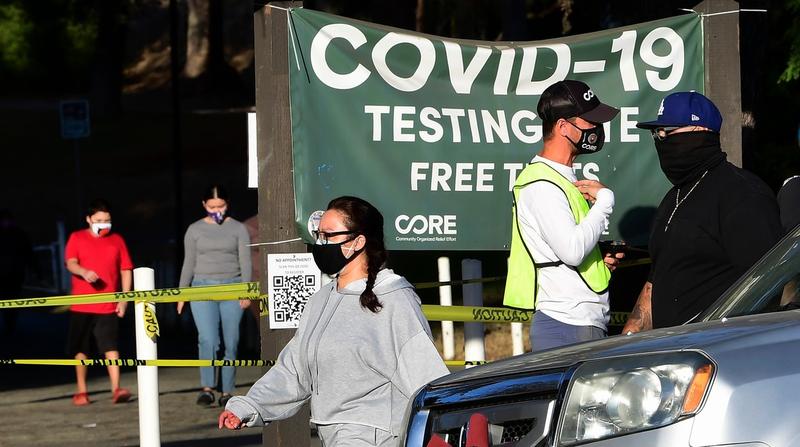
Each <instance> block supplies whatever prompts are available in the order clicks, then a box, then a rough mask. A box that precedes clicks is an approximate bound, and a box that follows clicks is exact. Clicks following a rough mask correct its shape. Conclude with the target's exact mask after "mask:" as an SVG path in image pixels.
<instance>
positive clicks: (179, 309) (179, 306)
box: [178, 301, 186, 315]
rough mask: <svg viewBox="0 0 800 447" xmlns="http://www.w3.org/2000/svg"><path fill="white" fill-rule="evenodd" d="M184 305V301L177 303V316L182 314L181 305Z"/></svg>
mask: <svg viewBox="0 0 800 447" xmlns="http://www.w3.org/2000/svg"><path fill="white" fill-rule="evenodd" d="M184 304H186V303H185V302H184V301H178V315H180V314H181V312H183V305H184Z"/></svg>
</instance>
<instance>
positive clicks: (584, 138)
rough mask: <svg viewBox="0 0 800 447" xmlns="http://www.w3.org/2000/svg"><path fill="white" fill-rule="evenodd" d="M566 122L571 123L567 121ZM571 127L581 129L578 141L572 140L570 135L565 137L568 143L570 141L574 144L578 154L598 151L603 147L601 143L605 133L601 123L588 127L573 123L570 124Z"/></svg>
mask: <svg viewBox="0 0 800 447" xmlns="http://www.w3.org/2000/svg"><path fill="white" fill-rule="evenodd" d="M567 122H568V123H570V124H572V123H571V122H569V121H567ZM572 127H574V128H576V129H578V130H580V131H581V137H580V138H579V139H578V141H572V139H571V138H570V137H567V139H568V140H569V141H570V143H572V144H573V145H574V146H575V149H577V151H578V155H584V154H594V153H595V152H600V150H601V149H603V143H604V142H605V139H606V134H605V131H604V130H603V126H602V125H596V126H594V127H591V128H589V129H581V128H580V127H578V126H576V125H575V124H572Z"/></svg>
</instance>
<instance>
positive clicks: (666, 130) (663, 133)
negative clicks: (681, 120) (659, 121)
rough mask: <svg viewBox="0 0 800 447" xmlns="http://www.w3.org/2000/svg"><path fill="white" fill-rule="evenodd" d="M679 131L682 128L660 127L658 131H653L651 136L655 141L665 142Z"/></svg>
mask: <svg viewBox="0 0 800 447" xmlns="http://www.w3.org/2000/svg"><path fill="white" fill-rule="evenodd" d="M678 129H680V127H658V128H656V129H651V130H650V134H652V135H653V139H654V140H658V141H663V140H664V139H665V138H667V137H668V136H670V135H672V134H673V133H675V131H676V130H678Z"/></svg>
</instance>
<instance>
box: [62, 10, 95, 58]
mask: <svg viewBox="0 0 800 447" xmlns="http://www.w3.org/2000/svg"><path fill="white" fill-rule="evenodd" d="M62 23H63V30H64V31H63V32H64V34H65V36H66V38H67V46H66V48H65V52H66V60H67V61H68V63H69V65H70V66H72V67H75V68H85V67H86V66H87V65H88V64H89V63H90V61H91V58H92V56H93V55H94V52H95V46H96V43H97V26H98V24H97V19H96V16H95V14H91V15H90V16H89V17H88V18H84V19H76V18H74V17H69V18H66V19H64V20H63V22H62Z"/></svg>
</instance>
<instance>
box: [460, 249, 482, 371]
mask: <svg viewBox="0 0 800 447" xmlns="http://www.w3.org/2000/svg"><path fill="white" fill-rule="evenodd" d="M482 270H483V269H482V266H481V261H479V260H477V259H464V260H462V261H461V277H462V278H463V279H464V280H469V279H479V278H480V277H481V276H482ZM461 293H462V295H463V296H464V305H465V306H483V284H482V283H479V282H477V283H471V284H463V285H462V286H461ZM464 360H472V361H483V360H486V346H485V345H484V332H483V323H464Z"/></svg>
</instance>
